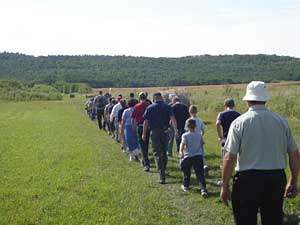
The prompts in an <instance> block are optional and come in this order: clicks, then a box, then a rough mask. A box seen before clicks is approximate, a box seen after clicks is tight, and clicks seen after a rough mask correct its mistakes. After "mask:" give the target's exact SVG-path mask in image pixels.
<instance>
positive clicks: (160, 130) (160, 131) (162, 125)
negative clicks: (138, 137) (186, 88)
mask: <svg viewBox="0 0 300 225" xmlns="http://www.w3.org/2000/svg"><path fill="white" fill-rule="evenodd" d="M153 101H154V104H152V105H149V106H148V107H147V109H146V111H145V113H144V119H145V121H144V125H143V135H142V138H143V140H146V134H147V130H148V128H150V130H151V140H152V150H153V156H154V159H155V162H156V166H157V169H158V171H159V175H160V180H159V183H160V184H164V183H165V180H166V176H165V170H166V166H167V160H168V158H167V150H168V128H169V126H170V123H171V125H172V126H173V127H174V130H175V135H177V134H178V133H177V123H176V119H175V117H174V113H173V110H172V108H171V106H169V105H167V104H166V103H165V102H164V101H163V97H162V95H161V93H159V92H157V93H154V94H153ZM170 121H171V122H170Z"/></svg>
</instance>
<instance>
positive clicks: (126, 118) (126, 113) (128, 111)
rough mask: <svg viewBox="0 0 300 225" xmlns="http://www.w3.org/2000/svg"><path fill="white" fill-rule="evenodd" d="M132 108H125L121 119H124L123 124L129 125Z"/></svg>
mask: <svg viewBox="0 0 300 225" xmlns="http://www.w3.org/2000/svg"><path fill="white" fill-rule="evenodd" d="M132 111H133V109H132V108H129V109H125V110H124V112H123V115H122V120H123V121H124V124H125V126H128V125H131V113H132Z"/></svg>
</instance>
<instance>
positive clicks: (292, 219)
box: [283, 214, 300, 225]
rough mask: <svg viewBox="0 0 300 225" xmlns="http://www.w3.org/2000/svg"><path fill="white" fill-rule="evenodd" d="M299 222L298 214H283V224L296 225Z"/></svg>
mask: <svg viewBox="0 0 300 225" xmlns="http://www.w3.org/2000/svg"><path fill="white" fill-rule="evenodd" d="M297 224H300V217H299V215H295V214H290V215H289V214H285V215H284V219H283V225H297Z"/></svg>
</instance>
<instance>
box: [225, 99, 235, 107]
mask: <svg viewBox="0 0 300 225" xmlns="http://www.w3.org/2000/svg"><path fill="white" fill-rule="evenodd" d="M234 106H235V105H234V101H233V99H232V98H226V99H225V101H224V107H225V108H226V109H227V108H230V109H233V108H234Z"/></svg>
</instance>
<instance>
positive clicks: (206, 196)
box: [201, 189, 208, 198]
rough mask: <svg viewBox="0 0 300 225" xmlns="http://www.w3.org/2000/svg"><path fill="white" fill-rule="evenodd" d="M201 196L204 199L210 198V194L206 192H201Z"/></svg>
mask: <svg viewBox="0 0 300 225" xmlns="http://www.w3.org/2000/svg"><path fill="white" fill-rule="evenodd" d="M201 196H202V197H203V198H208V193H207V191H206V190H203V189H202V190H201Z"/></svg>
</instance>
